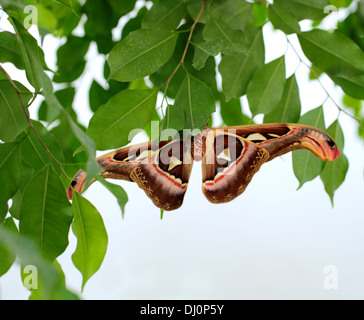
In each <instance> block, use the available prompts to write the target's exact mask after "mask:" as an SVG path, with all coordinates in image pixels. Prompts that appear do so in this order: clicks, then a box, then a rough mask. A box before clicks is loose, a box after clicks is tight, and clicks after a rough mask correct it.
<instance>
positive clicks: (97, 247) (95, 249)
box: [72, 192, 108, 289]
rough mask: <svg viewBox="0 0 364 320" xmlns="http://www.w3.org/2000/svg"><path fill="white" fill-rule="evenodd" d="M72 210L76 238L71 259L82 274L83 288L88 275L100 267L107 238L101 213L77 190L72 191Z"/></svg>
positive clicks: (73, 229) (88, 277)
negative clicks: (75, 245) (74, 249)
mask: <svg viewBox="0 0 364 320" xmlns="http://www.w3.org/2000/svg"><path fill="white" fill-rule="evenodd" d="M72 211H73V216H74V220H73V223H72V231H73V233H74V234H75V236H76V238H77V247H76V251H75V252H74V253H73V255H72V261H73V264H74V265H75V267H76V268H77V269H78V270H79V271H80V272H81V274H82V289H83V288H84V286H85V284H86V282H87V281H88V280H89V279H90V277H91V276H92V275H93V274H94V273H95V272H96V271H97V270H98V269H99V268H100V266H101V263H102V261H103V260H104V256H105V253H106V249H107V242H108V239H107V233H106V230H105V226H104V222H103V220H102V218H101V215H100V214H99V212H98V211H97V209H96V208H95V207H94V206H93V205H92V204H91V203H90V202H89V201H88V200H87V199H85V198H83V197H82V196H81V195H80V194H78V193H77V192H74V193H73V201H72Z"/></svg>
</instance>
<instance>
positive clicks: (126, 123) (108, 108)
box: [87, 89, 157, 150]
mask: <svg viewBox="0 0 364 320" xmlns="http://www.w3.org/2000/svg"><path fill="white" fill-rule="evenodd" d="M156 99H157V91H156V90H150V89H147V90H123V91H121V92H120V93H118V94H117V95H115V96H114V97H112V98H111V99H110V100H109V101H108V102H107V103H106V104H105V105H103V106H101V107H100V108H99V109H98V110H97V111H96V112H95V114H94V116H93V117H92V118H91V120H90V124H89V127H88V129H87V134H88V135H89V136H90V137H91V138H93V139H94V141H95V142H96V144H97V148H98V149H99V150H106V149H116V148H119V147H121V146H123V145H125V144H127V143H128V142H129V141H128V135H129V133H130V131H131V130H132V129H135V128H141V129H143V128H144V127H145V126H146V125H147V123H148V122H149V121H150V119H151V117H152V115H153V112H154V109H155V103H156Z"/></svg>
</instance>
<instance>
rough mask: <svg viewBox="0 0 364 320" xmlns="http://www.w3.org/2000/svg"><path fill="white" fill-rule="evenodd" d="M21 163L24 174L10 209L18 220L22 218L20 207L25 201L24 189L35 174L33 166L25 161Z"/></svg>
mask: <svg viewBox="0 0 364 320" xmlns="http://www.w3.org/2000/svg"><path fill="white" fill-rule="evenodd" d="M20 165H21V171H22V175H21V180H20V184H19V189H18V191H17V192H16V193H15V194H14V196H13V197H12V198H11V199H12V200H13V201H12V204H11V208H10V209H9V213H10V214H11V216H12V217H13V218H15V219H17V220H19V219H20V207H21V203H22V201H23V195H24V191H25V189H26V187H27V185H28V183H29V181H30V180H31V179H32V177H33V175H34V170H33V168H31V167H30V166H28V165H27V164H26V163H24V162H20Z"/></svg>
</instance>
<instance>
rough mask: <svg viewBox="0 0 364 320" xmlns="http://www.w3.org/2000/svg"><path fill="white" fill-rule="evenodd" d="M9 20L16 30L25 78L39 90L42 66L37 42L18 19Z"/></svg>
mask: <svg viewBox="0 0 364 320" xmlns="http://www.w3.org/2000/svg"><path fill="white" fill-rule="evenodd" d="M11 21H12V22H13V26H14V29H15V31H16V35H17V40H18V45H19V52H20V55H21V57H22V61H23V65H24V68H25V73H26V76H27V79H28V81H29V83H30V84H31V85H32V86H33V87H34V89H35V90H36V91H40V89H41V87H42V85H41V83H40V79H39V74H40V72H41V71H43V67H42V64H41V60H40V55H39V52H40V49H39V47H38V43H37V41H36V40H35V39H34V38H33V37H32V36H31V35H30V34H29V33H28V31H26V30H25V29H24V27H23V26H22V25H21V24H20V23H19V22H18V21H16V20H15V19H12V20H11Z"/></svg>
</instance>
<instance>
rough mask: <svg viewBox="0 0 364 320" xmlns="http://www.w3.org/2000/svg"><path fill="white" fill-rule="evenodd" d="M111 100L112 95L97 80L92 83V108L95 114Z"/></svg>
mask: <svg viewBox="0 0 364 320" xmlns="http://www.w3.org/2000/svg"><path fill="white" fill-rule="evenodd" d="M109 99H110V93H109V92H108V91H107V90H106V89H105V88H104V87H102V86H101V85H100V84H99V83H98V82H97V81H96V80H93V81H92V84H91V87H90V91H89V101H90V108H91V110H92V111H93V112H96V110H97V109H98V108H99V107H100V106H102V105H103V104H105V103H106V102H107V101H108V100H109Z"/></svg>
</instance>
